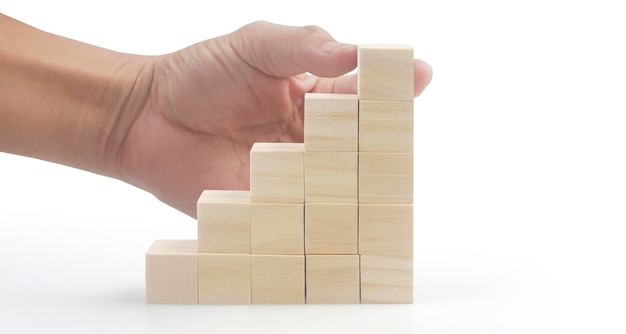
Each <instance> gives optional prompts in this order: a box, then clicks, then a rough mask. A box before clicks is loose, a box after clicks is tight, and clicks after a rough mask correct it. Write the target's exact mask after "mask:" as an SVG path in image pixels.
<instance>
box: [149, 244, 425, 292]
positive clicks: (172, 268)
mask: <svg viewBox="0 0 626 334" xmlns="http://www.w3.org/2000/svg"><path fill="white" fill-rule="evenodd" d="M146 301H147V302H148V303H151V304H196V303H200V304H304V303H308V304H358V303H364V304H366V303H374V304H379V303H403V304H404V303H412V302H413V259H412V257H411V256H377V255H306V256H304V255H250V254H208V253H198V247H197V241H196V240H157V241H155V242H154V244H153V245H152V247H150V249H149V250H148V252H147V253H146Z"/></svg>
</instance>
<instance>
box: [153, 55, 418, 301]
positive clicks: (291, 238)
mask: <svg viewBox="0 0 626 334" xmlns="http://www.w3.org/2000/svg"><path fill="white" fill-rule="evenodd" d="M358 54H359V55H358V92H357V95H354V94H350V95H349V94H306V95H305V97H304V143H255V144H254V146H253V147H252V150H251V151H250V191H225V190H206V191H204V192H203V193H202V195H201V197H200V198H199V200H198V240H157V241H155V242H154V244H153V245H152V247H151V248H150V249H149V250H148V251H147V253H146V301H147V302H148V303H171V304H174V303H185V304H195V303H199V304H304V303H309V304H358V303H412V301H413V49H412V48H410V47H408V46H386V45H361V46H359V52H358Z"/></svg>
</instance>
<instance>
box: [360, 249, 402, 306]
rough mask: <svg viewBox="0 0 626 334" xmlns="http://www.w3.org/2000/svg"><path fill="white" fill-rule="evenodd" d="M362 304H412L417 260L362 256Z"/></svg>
mask: <svg viewBox="0 0 626 334" xmlns="http://www.w3.org/2000/svg"><path fill="white" fill-rule="evenodd" d="M361 303H362V304H412V303H413V257H412V256H379V255H361Z"/></svg>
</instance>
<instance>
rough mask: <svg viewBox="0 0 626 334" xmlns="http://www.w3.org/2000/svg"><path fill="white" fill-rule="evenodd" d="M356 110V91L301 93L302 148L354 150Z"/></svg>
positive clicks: (357, 112)
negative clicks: (302, 119) (302, 118)
mask: <svg viewBox="0 0 626 334" xmlns="http://www.w3.org/2000/svg"><path fill="white" fill-rule="evenodd" d="M358 114H359V103H358V98H357V96H356V95H353V94H320V93H317V94H315V93H308V94H306V95H304V150H305V151H334V152H337V151H339V152H356V151H357V150H358V138H359V134H358V130H359V129H358V121H359V120H358Z"/></svg>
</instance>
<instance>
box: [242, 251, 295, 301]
mask: <svg viewBox="0 0 626 334" xmlns="http://www.w3.org/2000/svg"><path fill="white" fill-rule="evenodd" d="M304 270H305V268H304V255H252V257H251V293H252V304H304V302H305V281H304V280H305V277H304Z"/></svg>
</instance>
